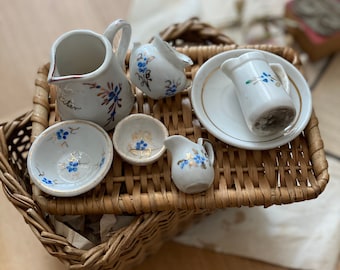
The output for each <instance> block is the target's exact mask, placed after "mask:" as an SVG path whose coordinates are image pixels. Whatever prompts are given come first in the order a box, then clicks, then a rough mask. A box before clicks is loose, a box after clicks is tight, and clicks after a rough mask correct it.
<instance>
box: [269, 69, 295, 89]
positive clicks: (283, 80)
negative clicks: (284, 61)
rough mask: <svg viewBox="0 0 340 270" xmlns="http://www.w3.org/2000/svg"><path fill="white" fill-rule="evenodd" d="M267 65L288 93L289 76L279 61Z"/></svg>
mask: <svg viewBox="0 0 340 270" xmlns="http://www.w3.org/2000/svg"><path fill="white" fill-rule="evenodd" d="M269 66H270V67H271V68H272V70H273V71H274V73H275V74H276V76H277V77H278V78H279V80H280V81H281V84H282V87H283V89H284V90H285V91H286V92H287V94H288V95H290V87H289V78H288V75H287V73H286V71H285V69H284V68H283V66H282V65H281V64H279V63H269Z"/></svg>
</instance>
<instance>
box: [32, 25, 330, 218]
mask: <svg viewBox="0 0 340 270" xmlns="http://www.w3.org/2000/svg"><path fill="white" fill-rule="evenodd" d="M162 35H163V37H164V38H165V39H166V40H168V41H172V42H173V43H175V44H183V41H184V46H182V47H177V50H178V51H180V52H182V53H185V54H187V55H188V56H190V57H191V59H192V60H193V61H194V65H193V66H192V67H191V68H189V69H188V70H187V77H188V78H189V79H194V77H195V73H196V72H197V70H198V69H199V68H200V66H201V65H202V64H203V63H204V62H205V61H206V60H207V59H209V58H210V57H212V56H214V55H216V54H218V53H220V52H224V51H227V50H233V49H236V48H256V49H260V50H266V51H269V52H272V53H275V54H277V55H279V56H281V57H283V58H285V59H286V60H288V61H289V62H291V63H292V64H293V65H295V66H296V67H297V68H298V69H300V68H301V62H300V60H299V57H298V55H297V53H296V52H295V51H293V50H292V49H290V48H284V47H278V46H272V45H255V46H254V45H251V46H250V45H249V46H239V45H236V44H234V43H233V41H232V40H230V39H229V38H227V37H225V36H223V35H221V34H219V33H218V32H217V31H216V30H214V29H213V28H211V27H210V26H209V25H206V24H202V23H200V22H199V21H197V20H196V19H192V20H189V21H187V22H185V23H183V24H178V25H174V26H171V27H169V28H168V29H166V30H164V31H163V32H162ZM188 42H189V43H190V46H189V45H188ZM197 42H198V43H200V44H209V42H210V45H195V44H197ZM212 43H219V44H220V45H214V44H212ZM127 63H128V61H127ZM127 68H128V67H127ZM47 74H48V65H45V66H43V67H42V68H40V69H39V71H38V78H37V80H36V95H35V97H34V112H33V116H32V121H33V125H32V126H33V131H32V135H33V136H32V139H34V137H35V136H36V135H37V134H39V133H40V132H41V131H42V130H44V129H45V128H47V127H48V126H49V125H52V124H53V123H54V122H55V121H57V120H58V117H57V113H56V112H55V98H54V96H55V90H54V88H53V87H50V86H49V85H48V84H47V82H46V79H47ZM133 91H134V92H135V94H136V104H135V108H134V112H138V113H145V114H151V115H153V116H154V117H156V118H157V119H160V120H161V121H162V122H163V123H164V124H165V125H166V127H167V128H168V130H169V133H170V135H173V134H181V135H184V136H186V137H188V138H190V139H192V140H195V141H196V140H197V139H198V138H199V137H204V138H208V139H209V140H210V141H211V142H212V143H213V146H214V149H215V153H216V158H215V160H216V161H215V180H214V183H213V185H212V186H211V188H210V189H209V190H207V191H206V192H204V193H200V194H195V195H188V194H184V193H182V192H180V191H178V189H177V188H176V187H175V186H174V184H173V183H172V181H171V176H170V164H171V163H170V161H169V159H168V156H167V154H164V156H163V158H161V159H160V160H159V161H158V162H156V163H154V164H152V165H149V166H145V167H138V166H132V165H130V164H127V163H126V162H123V161H122V160H121V159H120V157H119V156H118V155H115V160H114V163H113V166H112V169H111V171H110V172H109V174H108V175H107V177H106V178H105V179H104V180H103V181H102V183H101V184H100V185H98V186H97V187H96V188H94V189H93V190H91V191H90V192H87V193H86V194H83V195H81V196H77V197H73V198H55V197H52V196H48V195H46V194H44V193H43V192H41V191H40V190H39V189H37V188H36V187H35V186H34V185H33V198H34V199H35V200H36V201H37V202H38V204H39V206H40V207H41V208H42V209H43V210H44V211H46V212H48V213H53V214H59V215H63V214H102V213H115V214H123V213H132V214H140V213H147V212H154V211H165V210H175V209H184V210H192V209H196V210H199V209H216V208H225V207H239V206H242V205H243V206H254V205H264V206H270V205H273V204H287V203H292V202H297V201H303V200H307V199H312V198H316V197H317V196H318V195H319V194H320V193H321V192H322V191H323V190H324V188H325V186H326V184H327V182H328V179H329V176H328V171H327V161H326V159H325V154H324V150H323V142H322V139H321V137H320V132H319V129H318V121H317V118H316V116H315V114H314V112H313V114H312V117H311V119H310V122H309V124H308V126H307V127H306V129H305V130H304V132H302V133H301V134H300V135H299V136H298V137H297V138H296V139H294V140H293V141H291V142H290V143H287V144H286V145H283V146H281V147H278V148H275V149H271V150H267V151H249V150H244V149H239V148H235V147H232V146H230V145H227V144H225V143H223V142H221V141H219V140H218V139H216V138H215V137H214V136H212V135H211V134H210V133H209V132H208V131H207V130H206V129H205V128H204V127H203V126H202V125H201V124H200V122H199V120H198V119H197V118H196V116H195V113H194V111H193V109H192V106H191V101H190V98H189V92H188V91H184V92H182V93H181V94H178V95H176V96H174V97H171V98H167V99H162V100H158V101H155V100H152V99H150V98H147V97H146V96H145V95H143V93H142V92H141V91H140V90H139V89H136V88H133Z"/></svg>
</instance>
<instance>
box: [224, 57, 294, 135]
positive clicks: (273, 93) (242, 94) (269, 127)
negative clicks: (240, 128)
mask: <svg viewBox="0 0 340 270" xmlns="http://www.w3.org/2000/svg"><path fill="white" fill-rule="evenodd" d="M220 68H221V70H222V72H223V73H224V74H225V75H226V76H228V77H229V78H230V79H231V80H232V82H233V83H234V85H235V88H236V96H237V98H238V101H239V103H240V107H241V111H242V113H243V116H244V119H245V122H246V124H247V126H248V128H249V130H250V131H251V132H252V133H253V134H255V135H257V136H270V135H274V134H282V133H284V132H286V131H287V130H289V128H290V127H291V125H292V123H293V121H294V119H295V116H296V108H295V106H294V103H293V100H292V98H291V97H290V87H289V79H288V76H287V74H286V72H285V70H284V68H283V67H282V66H281V65H280V64H278V63H268V62H267V61H266V58H265V56H264V54H262V53H261V52H258V51H252V52H247V53H244V54H242V55H241V56H239V57H236V58H231V59H227V60H226V61H224V62H223V63H222V64H221V67H220Z"/></svg>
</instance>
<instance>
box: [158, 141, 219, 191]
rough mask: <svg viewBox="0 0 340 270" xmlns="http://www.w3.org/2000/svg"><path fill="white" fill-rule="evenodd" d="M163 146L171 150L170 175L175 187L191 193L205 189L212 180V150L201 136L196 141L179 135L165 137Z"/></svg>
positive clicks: (210, 145)
mask: <svg viewBox="0 0 340 270" xmlns="http://www.w3.org/2000/svg"><path fill="white" fill-rule="evenodd" d="M164 145H165V147H166V148H167V149H168V150H169V151H170V152H171V156H172V164H171V176H172V180H173V182H174V184H175V185H176V186H177V188H178V189H179V190H181V191H183V192H185V193H189V194H193V193H198V192H202V191H205V190H207V189H208V188H209V187H210V186H211V184H212V183H213V181H214V167H213V164H214V150H213V147H212V144H211V143H210V142H208V141H207V140H205V139H203V138H199V139H198V141H197V143H194V142H192V141H191V140H189V139H188V138H186V137H184V136H181V135H172V136H169V137H168V138H166V139H165V141H164Z"/></svg>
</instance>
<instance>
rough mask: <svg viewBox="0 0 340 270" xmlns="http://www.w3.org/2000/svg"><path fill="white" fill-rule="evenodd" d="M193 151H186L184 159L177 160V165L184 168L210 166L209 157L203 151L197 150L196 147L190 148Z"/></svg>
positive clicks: (204, 167)
mask: <svg viewBox="0 0 340 270" xmlns="http://www.w3.org/2000/svg"><path fill="white" fill-rule="evenodd" d="M192 152H193V153H187V154H186V157H185V158H184V159H181V160H179V161H177V165H178V166H179V167H180V168H181V169H184V168H185V167H187V166H188V167H189V168H191V167H201V168H203V169H206V168H207V166H208V165H209V166H210V163H209V159H208V158H207V154H206V153H205V152H204V151H201V152H198V151H197V150H196V149H192Z"/></svg>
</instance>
